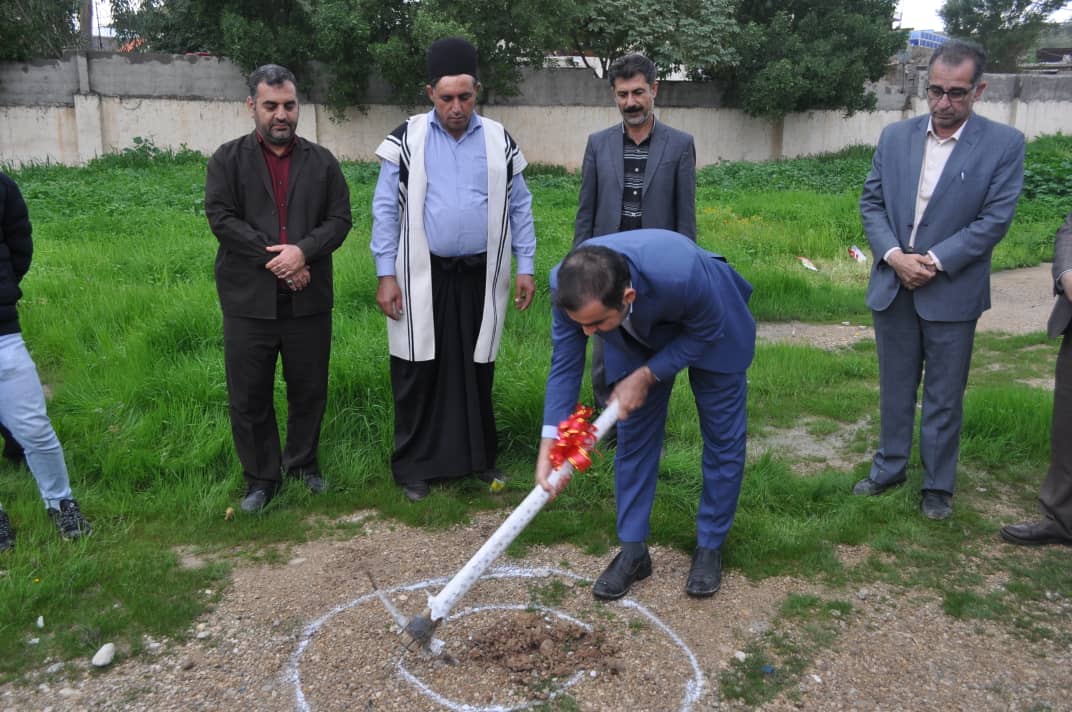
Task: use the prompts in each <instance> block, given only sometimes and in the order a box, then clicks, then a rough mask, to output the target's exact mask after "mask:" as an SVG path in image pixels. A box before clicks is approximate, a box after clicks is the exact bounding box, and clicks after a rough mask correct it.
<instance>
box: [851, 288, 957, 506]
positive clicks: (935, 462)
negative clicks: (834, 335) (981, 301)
mask: <svg viewBox="0 0 1072 712" xmlns="http://www.w3.org/2000/svg"><path fill="white" fill-rule="evenodd" d="M872 314H873V316H874V320H875V346H876V350H877V351H878V376H879V412H880V417H881V421H882V422H881V426H880V432H879V447H878V450H877V451H876V452H875V456H874V458H873V459H872V462H871V474H870V478H871V480H872V481H874V482H878V483H880V484H888V483H891V482H895V481H897V480H902V479H904V477H905V468H906V466H907V465H908V456H909V454H910V453H911V450H912V431H913V429H914V428H913V426H914V424H915V420H916V402H917V394H918V392H919V384H920V381H921V380H922V382H923V407H922V409H921V410H922V412H921V415H920V424H919V457H920V460H921V461H922V462H923V484H922V487H921V489H924V490H937V491H940V492H947V493H949V494H952V493H953V490H954V488H955V486H956V477H957V460H958V458H959V455H960V426H961V420H962V416H963V411H964V388H965V387H966V386H967V383H968V370H969V368H970V366H971V353H972V345H973V343H974V338H975V321H974V320H973V321H948V322H939V321H927V320H926V319H923V318H921V317H920V316H919V315H918V314H917V313H916V308H915V301H914V299H913V295H912V292H911V291H910V290H907V289H902V290H900V291H899V292H898V294H897V297H896V298H894V300H893V303H892V304H891V305H890V306H889V308H887V309H886V310H885V311H875V312H872Z"/></svg>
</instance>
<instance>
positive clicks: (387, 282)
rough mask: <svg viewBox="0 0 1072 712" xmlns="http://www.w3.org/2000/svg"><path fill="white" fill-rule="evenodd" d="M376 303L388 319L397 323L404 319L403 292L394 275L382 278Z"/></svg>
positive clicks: (377, 289) (377, 291)
mask: <svg viewBox="0 0 1072 712" xmlns="http://www.w3.org/2000/svg"><path fill="white" fill-rule="evenodd" d="M376 303H377V304H379V305H380V311H382V312H383V313H384V314H386V315H387V317H388V318H390V319H394V320H395V321H398V320H399V319H401V318H402V290H401V289H400V288H399V286H398V280H397V279H395V278H394V275H385V276H383V277H380V286H379V287H377V288H376Z"/></svg>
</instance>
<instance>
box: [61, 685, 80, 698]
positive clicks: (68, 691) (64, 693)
mask: <svg viewBox="0 0 1072 712" xmlns="http://www.w3.org/2000/svg"><path fill="white" fill-rule="evenodd" d="M81 694H82V693H81V692H79V691H78V690H76V689H74V688H73V687H65V688H63V689H62V690H60V692H59V695H60V697H78V696H79V695H81Z"/></svg>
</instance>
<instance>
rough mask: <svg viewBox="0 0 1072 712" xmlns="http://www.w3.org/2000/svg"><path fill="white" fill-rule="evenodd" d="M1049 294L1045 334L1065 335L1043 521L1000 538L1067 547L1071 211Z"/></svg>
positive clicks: (1071, 542)
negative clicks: (1050, 304) (1051, 296)
mask: <svg viewBox="0 0 1072 712" xmlns="http://www.w3.org/2000/svg"><path fill="white" fill-rule="evenodd" d="M1053 279H1054V294H1056V295H1057V299H1056V300H1055V301H1054V303H1053V311H1052V312H1050V321H1049V324H1048V325H1047V329H1046V331H1047V333H1048V334H1049V335H1050V338H1051V339H1056V338H1057V337H1058V336H1060V335H1062V334H1064V339H1063V340H1062V341H1061V350H1060V351H1059V352H1058V354H1057V372H1056V376H1055V378H1054V385H1053V435H1052V437H1051V438H1050V440H1051V444H1050V470H1049V472H1048V473H1047V474H1046V480H1045V481H1044V482H1043V483H1042V490H1041V491H1040V492H1039V509H1041V510H1042V519H1037V520H1034V521H1030V522H1024V523H1022V524H1008V525H1006V526H1004V527H1002V528H1001V537H1002V538H1003V539H1004V540H1005V541H1007V542H1009V543H1011V544H1020V545H1023V546H1037V545H1039V544H1064V545H1065V546H1072V439H1070V438H1069V434H1070V433H1072V338H1070V337H1069V334H1068V325H1069V324H1070V323H1072V213H1069V214H1068V217H1066V218H1065V222H1064V225H1062V226H1061V227H1060V228H1059V229H1058V230H1057V237H1056V240H1055V244H1054V247H1053Z"/></svg>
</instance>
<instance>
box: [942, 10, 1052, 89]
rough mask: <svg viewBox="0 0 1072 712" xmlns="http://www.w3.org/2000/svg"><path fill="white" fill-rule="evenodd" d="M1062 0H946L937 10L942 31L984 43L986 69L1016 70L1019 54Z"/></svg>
mask: <svg viewBox="0 0 1072 712" xmlns="http://www.w3.org/2000/svg"><path fill="white" fill-rule="evenodd" d="M1066 4H1067V3H1066V2H1065V0H946V1H945V4H943V5H942V7H941V8H940V9H939V10H938V14H939V15H940V16H941V18H942V21H943V22H945V31H946V33H947V34H950V35H953V36H954V37H965V38H969V39H973V40H975V41H976V42H978V43H979V44H981V45H983V46H984V47H986V51H987V63H986V64H987V71H991V72H1016V70H1017V69H1018V67H1019V63H1020V58H1021V57H1022V56H1023V55H1024V54H1025V53H1026V52H1027V50H1028V49H1030V48H1031V46H1032V44H1033V43H1034V42H1035V40H1036V39H1037V38H1038V36H1039V35H1040V34H1041V33H1042V31H1043V30H1044V29H1045V28H1046V18H1048V17H1049V16H1050V15H1052V14H1053V13H1054V12H1056V11H1057V10H1060V9H1061V8H1063V7H1064V6H1065V5H1066Z"/></svg>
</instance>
